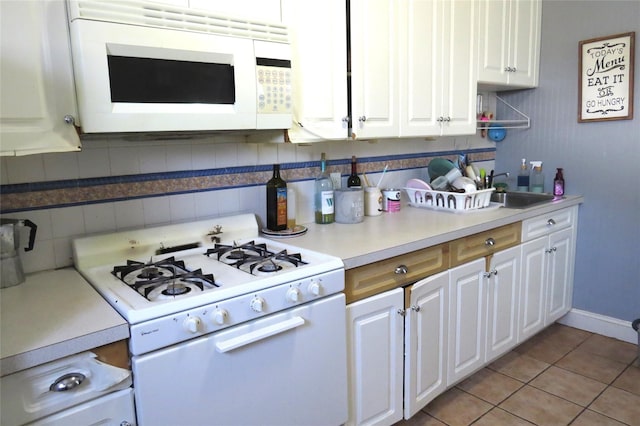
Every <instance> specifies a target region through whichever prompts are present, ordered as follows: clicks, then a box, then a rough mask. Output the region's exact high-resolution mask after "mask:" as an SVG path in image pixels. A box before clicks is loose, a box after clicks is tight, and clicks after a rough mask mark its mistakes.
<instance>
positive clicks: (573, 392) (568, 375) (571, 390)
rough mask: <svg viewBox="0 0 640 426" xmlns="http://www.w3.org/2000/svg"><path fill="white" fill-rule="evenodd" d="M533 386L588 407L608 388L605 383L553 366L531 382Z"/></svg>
mask: <svg viewBox="0 0 640 426" xmlns="http://www.w3.org/2000/svg"><path fill="white" fill-rule="evenodd" d="M529 384H530V385H531V386H534V387H536V388H538V389H541V390H543V391H545V392H549V393H551V394H553V395H555V396H559V397H560V398H564V399H566V400H568V401H571V402H575V403H576V404H578V405H581V406H583V407H586V406H587V405H589V404H591V402H593V400H594V399H596V397H597V396H598V395H600V393H602V391H603V390H604V389H605V388H606V387H607V385H605V384H604V383H601V382H599V381H597V380H593V379H590V378H588V377H584V376H581V375H579V374H576V373H573V372H571V371H568V370H564V369H562V368H558V367H554V366H551V367H549V368H548V369H547V370H545V371H544V372H542V374H540V375H539V376H538V377H536V378H535V379H533V380H532V381H531V382H529Z"/></svg>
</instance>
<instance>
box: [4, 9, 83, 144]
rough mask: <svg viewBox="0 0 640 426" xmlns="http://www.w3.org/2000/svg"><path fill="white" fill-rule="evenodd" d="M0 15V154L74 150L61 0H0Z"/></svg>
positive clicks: (71, 88) (66, 34)
mask: <svg viewBox="0 0 640 426" xmlns="http://www.w3.org/2000/svg"><path fill="white" fill-rule="evenodd" d="M0 19H1V24H0V30H1V34H0V43H1V44H0V55H1V57H2V60H1V61H0V87H2V90H0V129H1V135H0V138H1V139H2V148H1V152H0V154H1V155H26V154H37V153H43V152H63V151H79V150H80V138H79V137H78V133H77V132H76V129H75V127H74V126H73V124H72V123H73V120H72V119H73V118H74V117H77V112H76V111H77V106H76V100H75V89H74V86H73V70H72V67H71V51H70V46H69V32H68V29H67V16H66V10H65V4H64V2H60V1H38V2H35V1H0ZM66 116H68V117H70V118H71V120H69V122H66V121H65V117H66Z"/></svg>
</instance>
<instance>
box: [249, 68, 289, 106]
mask: <svg viewBox="0 0 640 426" xmlns="http://www.w3.org/2000/svg"><path fill="white" fill-rule="evenodd" d="M256 77H257V83H258V84H257V88H258V90H257V108H258V111H257V112H258V114H291V62H290V61H286V60H274V59H269V60H267V59H262V60H261V58H260V59H258V63H257V66H256Z"/></svg>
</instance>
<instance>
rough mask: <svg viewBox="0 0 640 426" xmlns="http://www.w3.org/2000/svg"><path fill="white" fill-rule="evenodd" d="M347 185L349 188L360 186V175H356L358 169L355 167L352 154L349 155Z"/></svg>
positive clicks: (354, 159)
mask: <svg viewBox="0 0 640 426" xmlns="http://www.w3.org/2000/svg"><path fill="white" fill-rule="evenodd" d="M347 187H349V188H360V187H362V183H360V177H359V176H358V170H357V168H356V156H355V155H353V156H352V157H351V174H350V175H349V179H347Z"/></svg>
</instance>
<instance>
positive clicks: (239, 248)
mask: <svg viewBox="0 0 640 426" xmlns="http://www.w3.org/2000/svg"><path fill="white" fill-rule="evenodd" d="M270 253H271V252H269V251H268V250H267V245H266V244H264V243H262V244H256V243H255V241H249V242H248V243H245V244H242V245H238V244H237V243H235V242H234V243H233V245H227V244H216V245H215V246H214V247H213V248H212V249H208V250H207V252H206V253H205V255H207V256H208V257H211V255H212V254H216V255H217V256H218V260H219V261H221V262H225V263H230V262H229V261H233V260H241V259H246V258H247V257H250V256H258V257H265V256H267V255H269V254H270Z"/></svg>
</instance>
